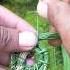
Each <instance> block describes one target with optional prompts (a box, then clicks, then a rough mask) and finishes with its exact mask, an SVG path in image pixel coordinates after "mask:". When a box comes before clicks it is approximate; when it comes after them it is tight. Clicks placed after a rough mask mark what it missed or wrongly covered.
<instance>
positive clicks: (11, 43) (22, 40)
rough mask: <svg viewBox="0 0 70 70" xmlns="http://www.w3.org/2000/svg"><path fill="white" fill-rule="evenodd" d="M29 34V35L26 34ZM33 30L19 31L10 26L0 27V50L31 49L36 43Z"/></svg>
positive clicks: (17, 50)
mask: <svg viewBox="0 0 70 70" xmlns="http://www.w3.org/2000/svg"><path fill="white" fill-rule="evenodd" d="M28 35H29V36H28ZM35 38H36V36H34V33H33V32H24V33H20V34H19V32H18V31H17V30H15V29H11V28H6V27H2V26H1V27H0V52H2V51H4V52H21V51H22V52H23V51H29V50H31V49H33V47H34V45H35V44H36V43H37V40H36V39H35ZM35 40H36V41H35Z"/></svg>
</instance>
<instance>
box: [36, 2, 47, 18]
mask: <svg viewBox="0 0 70 70" xmlns="http://www.w3.org/2000/svg"><path fill="white" fill-rule="evenodd" d="M37 12H38V14H39V15H40V16H41V17H43V18H47V17H48V4H47V3H45V2H43V1H39V3H38V5H37Z"/></svg>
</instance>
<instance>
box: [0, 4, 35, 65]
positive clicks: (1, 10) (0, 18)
mask: <svg viewBox="0 0 70 70" xmlns="http://www.w3.org/2000/svg"><path fill="white" fill-rule="evenodd" d="M24 31H31V32H33V33H35V34H36V30H35V29H34V28H33V27H32V26H31V25H30V24H29V23H28V22H26V21H25V20H24V19H22V18H20V17H19V16H17V15H15V14H14V13H12V12H11V11H10V10H8V9H6V8H5V7H3V6H1V5H0V65H4V66H7V65H9V63H10V55H11V53H14V52H24V51H30V50H32V49H33V48H34V46H29V47H26V46H21V47H20V45H19V46H18V35H19V32H24ZM6 37H7V39H6ZM5 45H6V46H5Z"/></svg>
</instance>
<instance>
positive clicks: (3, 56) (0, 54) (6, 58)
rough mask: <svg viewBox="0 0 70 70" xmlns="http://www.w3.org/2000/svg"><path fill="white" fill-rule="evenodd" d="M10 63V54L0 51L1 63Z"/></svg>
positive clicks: (6, 64)
mask: <svg viewBox="0 0 70 70" xmlns="http://www.w3.org/2000/svg"><path fill="white" fill-rule="evenodd" d="M9 63H10V54H9V53H4V52H0V65H3V66H8V65H9Z"/></svg>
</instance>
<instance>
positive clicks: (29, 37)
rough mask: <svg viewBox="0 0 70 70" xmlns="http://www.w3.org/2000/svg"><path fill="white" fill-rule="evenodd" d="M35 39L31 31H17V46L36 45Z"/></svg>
mask: <svg viewBox="0 0 70 70" xmlns="http://www.w3.org/2000/svg"><path fill="white" fill-rule="evenodd" d="M37 41H38V38H37V35H36V34H35V33H33V32H31V31H24V32H21V33H19V46H27V47H30V46H36V44H37Z"/></svg>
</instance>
